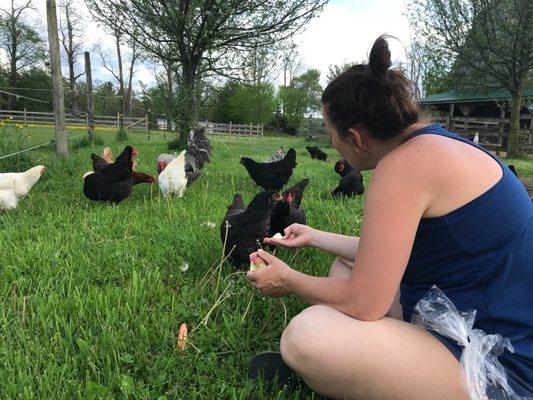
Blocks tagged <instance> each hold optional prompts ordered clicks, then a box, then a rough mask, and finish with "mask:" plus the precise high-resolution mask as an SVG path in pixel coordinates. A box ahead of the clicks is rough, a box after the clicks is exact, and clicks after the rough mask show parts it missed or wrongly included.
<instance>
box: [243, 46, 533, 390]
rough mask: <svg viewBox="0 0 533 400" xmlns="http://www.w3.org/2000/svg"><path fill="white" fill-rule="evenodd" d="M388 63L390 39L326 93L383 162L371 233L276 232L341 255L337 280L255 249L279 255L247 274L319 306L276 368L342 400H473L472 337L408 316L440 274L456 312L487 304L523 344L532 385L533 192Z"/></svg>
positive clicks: (508, 357) (332, 118)
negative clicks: (466, 351)
mask: <svg viewBox="0 0 533 400" xmlns="http://www.w3.org/2000/svg"><path fill="white" fill-rule="evenodd" d="M390 66H391V62H390V52H389V49H388V45H387V42H386V40H385V39H384V38H382V37H381V38H379V39H377V40H376V42H375V43H374V45H373V47H372V50H371V53H370V60H369V63H368V65H356V66H353V67H351V68H350V69H348V70H347V71H346V72H344V73H343V74H341V75H340V76H339V77H338V78H336V79H335V80H333V81H332V82H331V83H330V84H329V85H328V87H327V88H326V89H325V91H324V93H323V95H322V103H323V114H324V119H325V121H326V128H327V131H328V132H329V134H330V135H331V138H332V142H333V146H334V147H335V149H336V150H337V151H338V152H339V153H340V155H341V156H342V157H344V158H345V159H346V160H347V161H348V162H349V163H350V164H352V165H354V166H355V167H357V168H358V169H360V170H370V169H374V173H373V178H372V182H371V184H370V185H369V187H368V191H367V195H366V199H365V206H364V218H363V224H362V227H361V237H349V236H343V235H338V234H334V233H328V232H322V231H319V230H316V229H313V228H311V227H308V226H303V225H292V226H290V227H288V228H287V229H286V230H285V236H284V238H283V239H274V238H270V239H265V242H266V243H269V244H276V245H279V246H285V247H292V248H297V247H306V246H311V247H316V248H319V249H321V250H323V251H326V252H328V253H330V254H333V255H335V256H336V257H337V259H336V260H335V262H334V263H333V265H332V266H331V270H330V272H329V276H328V277H313V276H309V275H306V274H303V273H301V272H298V271H296V270H294V269H291V268H290V267H289V266H288V265H287V264H285V263H284V262H283V261H281V260H279V259H278V258H276V257H274V256H272V255H270V254H268V253H267V252H264V251H259V252H257V253H254V254H252V255H251V259H252V261H254V260H256V259H257V257H259V258H261V259H263V261H265V263H266V264H267V266H266V267H264V268H262V269H260V270H259V271H256V272H249V273H248V275H247V277H248V279H249V280H250V281H251V283H252V285H253V286H255V287H256V288H257V289H259V290H261V292H262V293H263V294H265V295H267V296H272V297H277V296H285V295H288V294H291V293H293V294H296V295H298V296H300V297H301V298H303V299H304V300H306V301H307V302H308V303H309V304H311V305H312V306H311V307H309V308H307V309H305V310H304V311H303V312H302V313H300V314H299V315H297V316H296V317H295V318H293V319H292V321H291V322H290V324H289V325H288V327H287V328H286V329H285V331H284V332H283V335H282V337H281V344H280V347H281V358H282V360H281V358H279V364H280V365H278V367H279V368H282V367H284V366H285V364H286V365H288V366H289V367H290V369H292V370H293V371H295V372H296V374H298V375H299V376H301V377H302V379H303V380H304V381H305V382H306V383H307V384H308V385H309V386H310V387H311V388H312V389H314V390H316V391H317V392H319V393H322V394H324V395H326V396H329V397H333V398H347V399H409V400H415V399H424V400H428V399H454V400H456V399H467V398H468V397H469V396H468V394H467V391H466V390H465V389H464V386H463V385H462V383H461V372H462V371H461V365H460V363H459V361H458V358H459V357H460V354H461V351H462V348H461V347H460V346H459V345H458V344H457V343H455V342H454V341H453V340H450V339H448V338H446V337H444V336H441V335H439V334H437V333H434V332H429V331H426V330H424V329H422V328H419V327H418V326H415V325H413V324H411V323H410V322H409V321H410V320H411V315H412V313H413V308H414V307H415V305H416V304H417V303H418V301H419V300H420V299H421V298H423V297H424V295H425V294H426V293H427V291H428V290H429V289H430V288H431V287H432V286H433V285H437V287H438V288H439V289H441V290H442V291H443V292H444V293H445V294H446V295H447V296H448V297H449V298H450V299H451V301H452V302H453V303H454V304H455V306H456V307H457V309H458V310H468V309H475V310H477V315H476V322H475V327H476V328H479V329H482V330H483V331H485V332H486V333H490V334H496V333H498V334H500V335H502V336H503V337H506V338H508V339H509V340H510V341H511V344H512V345H513V347H514V353H510V352H508V351H506V352H505V353H503V354H502V355H500V357H499V358H498V359H499V361H500V363H501V364H502V365H503V366H504V367H505V369H506V372H507V378H508V382H509V384H510V386H511V387H512V388H513V389H514V391H515V392H516V394H517V395H521V396H527V395H532V392H533V390H532V388H531V385H532V382H533V295H532V292H533V206H532V203H531V200H530V199H529V197H528V195H527V193H526V191H525V190H524V188H523V186H522V185H521V184H520V182H519V181H518V179H517V178H516V177H515V175H513V174H512V172H511V171H510V170H509V169H508V168H507V167H506V166H505V165H504V164H503V163H502V162H501V161H499V160H498V159H497V158H495V157H494V156H492V155H491V154H489V153H488V152H487V151H485V150H484V149H482V148H481V147H479V146H477V145H475V144H473V143H471V142H469V141H468V140H467V139H464V138H462V137H460V136H458V135H455V134H453V133H450V132H448V131H446V130H445V129H443V128H442V127H441V126H439V125H438V124H435V125H429V124H427V123H424V122H421V121H419V116H418V107H417V105H416V103H415V102H414V101H413V100H412V98H411V96H410V84H409V82H408V80H407V79H406V78H405V77H404V75H403V74H402V72H400V71H398V70H392V69H389V68H390ZM398 298H399V303H401V306H400V304H398ZM399 310H400V312H398V311H399ZM402 312H403V320H402V316H401V315H399V314H402ZM267 359H268V360H270V361H267ZM271 361H272V357H271V355H269V357H266V358H265V357H263V358H262V357H261V355H260V356H256V358H255V359H253V360H252V363H251V369H252V371H251V373H252V375H254V374H255V373H257V371H255V372H254V369H256V370H260V369H261V368H262V369H263V370H264V372H265V374H266V375H269V374H271V372H272V371H270V372H269V371H267V370H268V368H269V367H271V366H272V365H273V364H272V362H271ZM262 362H263V365H262ZM268 363H270V364H269V365H267V364H268ZM498 392H499V389H498V388H495V387H491V388H489V389H488V390H487V394H488V395H489V398H491V399H492V398H496V399H498V398H503V394H502V393H501V392H500V393H498Z"/></svg>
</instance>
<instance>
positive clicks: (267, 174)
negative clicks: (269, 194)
mask: <svg viewBox="0 0 533 400" xmlns="http://www.w3.org/2000/svg"><path fill="white" fill-rule="evenodd" d="M241 164H242V165H244V168H246V170H247V171H248V174H250V177H251V178H252V179H253V181H254V182H255V183H256V184H257V186H260V187H262V188H263V189H264V190H280V189H281V188H283V186H285V184H286V183H287V182H288V181H289V178H290V177H291V175H292V171H293V169H294V167H296V152H295V151H294V149H292V148H291V149H289V151H287V154H286V155H285V157H284V158H283V159H282V160H280V161H274V162H270V163H259V162H257V161H254V160H252V159H251V158H247V157H243V158H241Z"/></svg>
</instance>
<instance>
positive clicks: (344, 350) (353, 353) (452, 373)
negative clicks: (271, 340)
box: [280, 305, 468, 400]
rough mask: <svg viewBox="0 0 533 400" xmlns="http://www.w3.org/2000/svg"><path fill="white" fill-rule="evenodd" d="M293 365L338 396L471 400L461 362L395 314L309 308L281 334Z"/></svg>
mask: <svg viewBox="0 0 533 400" xmlns="http://www.w3.org/2000/svg"><path fill="white" fill-rule="evenodd" d="M280 347H281V354H282V357H283V360H284V361H285V363H287V365H289V367H291V368H292V369H293V370H295V371H296V372H297V373H298V374H299V375H301V376H302V378H303V379H304V380H305V382H306V383H307V384H308V385H309V386H310V387H311V388H313V389H314V390H316V391H317V392H319V393H321V394H324V395H326V396H329V397H332V398H339V399H380V400H387V399H408V400H418V399H421V400H422V399H423V400H433V399H439V400H440V399H450V400H452V399H453V400H463V399H464V400H466V399H468V395H467V394H466V392H465V391H464V390H463V389H462V387H461V383H460V382H461V367H460V364H459V362H458V361H457V360H456V359H455V357H454V356H453V355H452V354H451V353H450V352H449V351H448V349H447V348H446V347H445V346H444V345H443V344H442V343H440V342H439V341H438V340H437V339H435V338H434V337H433V336H432V335H431V334H429V333H428V332H426V331H425V330H423V329H421V328H418V327H416V326H414V325H412V324H409V323H406V322H402V321H398V320H395V319H392V318H383V319H380V320H378V321H373V322H364V321H358V320H356V319H354V318H351V317H348V316H347V315H345V314H343V313H341V312H339V311H337V310H335V309H333V308H330V307H327V306H322V305H317V306H312V307H309V308H307V309H305V310H304V311H303V312H302V313H300V314H299V315H297V316H296V317H295V318H294V319H293V320H292V321H291V322H290V324H289V325H288V327H287V329H286V330H285V332H284V333H283V336H282V337H281V344H280Z"/></svg>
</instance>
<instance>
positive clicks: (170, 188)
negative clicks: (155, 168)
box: [157, 150, 187, 197]
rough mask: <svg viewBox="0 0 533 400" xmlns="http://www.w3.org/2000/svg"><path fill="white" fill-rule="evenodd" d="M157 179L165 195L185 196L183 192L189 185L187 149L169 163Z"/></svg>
mask: <svg viewBox="0 0 533 400" xmlns="http://www.w3.org/2000/svg"><path fill="white" fill-rule="evenodd" d="M157 179H158V182H159V188H160V189H161V193H162V194H163V196H165V197H168V196H173V195H176V196H178V197H182V196H183V192H184V191H185V187H186V186H187V176H186V175H185V150H183V151H182V152H181V153H180V155H179V156H177V157H176V158H175V159H173V160H172V161H171V162H169V163H168V165H167V166H166V167H165V169H164V170H163V171H161V173H160V174H159V177H158V178H157Z"/></svg>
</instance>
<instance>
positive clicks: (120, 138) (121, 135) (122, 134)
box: [115, 129, 129, 142]
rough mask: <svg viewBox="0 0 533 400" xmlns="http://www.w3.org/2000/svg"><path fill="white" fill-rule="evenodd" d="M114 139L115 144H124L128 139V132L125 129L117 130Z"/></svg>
mask: <svg viewBox="0 0 533 400" xmlns="http://www.w3.org/2000/svg"><path fill="white" fill-rule="evenodd" d="M115 139H116V141H117V142H125V141H127V140H128V139H129V136H128V132H127V131H126V130H125V129H119V130H118V131H117V133H116V136H115Z"/></svg>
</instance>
